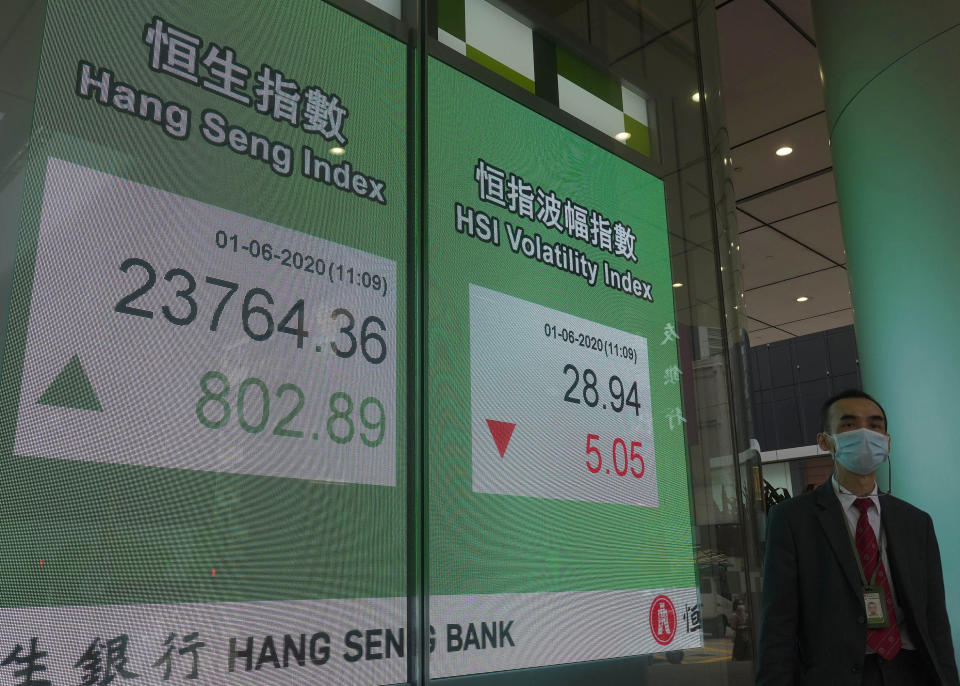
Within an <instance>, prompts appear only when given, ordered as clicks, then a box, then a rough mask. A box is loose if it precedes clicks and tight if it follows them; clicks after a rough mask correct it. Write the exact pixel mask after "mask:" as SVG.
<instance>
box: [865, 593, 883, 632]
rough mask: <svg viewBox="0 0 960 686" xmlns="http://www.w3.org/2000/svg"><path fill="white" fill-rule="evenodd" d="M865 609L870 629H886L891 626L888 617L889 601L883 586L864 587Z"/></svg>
mask: <svg viewBox="0 0 960 686" xmlns="http://www.w3.org/2000/svg"><path fill="white" fill-rule="evenodd" d="M863 607H864V609H865V610H866V612H867V628H868V629H886V628H887V627H888V626H890V617H889V616H888V615H887V599H886V598H885V597H884V593H883V587H882V586H864V587H863Z"/></svg>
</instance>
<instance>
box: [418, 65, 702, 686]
mask: <svg viewBox="0 0 960 686" xmlns="http://www.w3.org/2000/svg"><path fill="white" fill-rule="evenodd" d="M427 84H428V93H429V99H428V113H429V114H428V132H429V136H428V157H427V160H428V161H427V169H428V188H429V202H428V236H427V251H428V260H429V273H430V281H429V293H428V300H427V313H428V317H429V325H428V332H429V335H428V338H429V347H428V356H427V360H428V364H427V370H428V385H427V387H428V392H429V403H428V413H429V416H428V432H429V439H428V441H429V462H428V474H429V484H430V492H429V527H430V528H429V536H428V540H429V541H430V550H429V566H430V591H431V597H430V624H431V627H432V631H433V636H432V639H433V640H434V641H435V644H436V647H435V649H434V651H433V654H432V657H431V675H432V676H433V677H445V676H454V675H461V674H471V673H479V672H492V671H498V670H506V669H516V668H523V667H533V666H541V665H552V664H562V663H571V662H579V661H586V660H597V659H603V658H613V657H620V656H627V655H638V654H644V653H654V652H661V651H668V650H677V649H682V648H688V647H694V646H698V645H701V644H702V633H701V629H700V612H699V601H698V597H697V591H696V565H695V560H694V549H693V530H692V522H691V510H690V497H689V485H688V475H687V461H686V448H685V439H684V424H685V421H686V420H685V418H684V417H683V414H682V409H681V408H682V403H681V396H680V382H681V370H680V367H679V364H678V357H677V344H676V340H677V333H676V326H675V318H674V303H673V293H672V288H671V283H672V282H671V278H670V261H669V249H668V243H667V227H666V217H665V207H664V189H663V183H662V182H661V181H660V180H659V179H657V178H655V177H654V176H652V175H650V174H648V173H646V172H644V171H642V170H640V169H638V168H637V167H635V166H634V165H632V164H630V163H628V162H626V161H624V160H623V159H620V158H619V157H617V156H615V155H613V154H611V153H610V152H608V151H606V150H603V149H601V148H600V147H598V146H596V145H594V144H593V143H591V142H589V141H587V140H585V139H583V138H581V137H580V136H578V135H576V134H574V133H572V132H570V131H568V130H566V129H565V128H563V127H561V126H559V125H557V124H555V123H553V122H551V121H549V120H547V119H545V118H544V117H542V116H540V115H539V114H537V113H535V112H533V111H531V110H529V109H527V108H526V107H524V106H522V105H521V104H519V103H517V102H514V101H513V100H511V99H509V98H507V97H506V96H504V95H501V94H499V93H497V92H496V91H494V90H492V89H490V88H488V87H487V86H485V85H483V84H481V83H479V82H477V81H475V80H473V79H471V78H470V77H468V76H466V75H464V74H462V73H460V72H458V71H456V70H455V69H453V68H452V67H450V66H447V65H445V64H443V63H442V62H440V61H438V60H433V59H431V60H430V62H429V66H428V78H427Z"/></svg>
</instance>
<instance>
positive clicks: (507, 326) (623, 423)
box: [470, 284, 659, 507]
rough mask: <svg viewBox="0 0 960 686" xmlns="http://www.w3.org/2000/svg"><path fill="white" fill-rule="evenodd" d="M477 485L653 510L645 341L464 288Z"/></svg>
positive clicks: (653, 457)
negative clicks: (467, 294) (467, 304)
mask: <svg viewBox="0 0 960 686" xmlns="http://www.w3.org/2000/svg"><path fill="white" fill-rule="evenodd" d="M470 383H471V408H472V434H473V490H474V491H475V492H482V493H500V494H505V495H526V496H535V497H540V498H560V499H563V500H583V501H590V502H597V503H622V504H625V505H639V506H643V507H657V505H658V503H659V496H658V492H657V466H656V452H655V449H654V442H653V427H652V418H651V409H650V373H649V367H648V362H647V341H646V339H645V338H643V337H641V336H637V335H634V334H629V333H627V332H625V331H619V330H617V329H614V328H611V327H609V326H603V325H601V324H597V323H595V322H591V321H588V320H586V319H583V318H581V317H575V316H573V315H570V314H566V313H564V312H560V311H557V310H553V309H550V308H548V307H543V306H541V305H537V304H535V303H531V302H527V301H525V300H521V299H519V298H515V297H513V296H509V295H505V294H503V293H498V292H496V291H493V290H490V289H487V288H482V287H480V286H477V285H474V284H471V286H470Z"/></svg>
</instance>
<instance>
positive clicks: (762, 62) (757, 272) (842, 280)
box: [716, 0, 853, 346]
mask: <svg viewBox="0 0 960 686" xmlns="http://www.w3.org/2000/svg"><path fill="white" fill-rule="evenodd" d="M716 5H717V24H718V27H719V39H720V40H719V42H720V66H721V72H722V77H723V95H724V100H725V105H726V114H727V127H728V130H729V134H730V147H731V156H732V158H733V170H734V171H733V183H734V188H735V191H736V197H737V210H738V211H737V224H738V229H739V233H740V256H741V261H742V267H743V289H744V303H745V308H746V313H747V317H748V320H747V330H748V331H749V333H750V344H751V345H754V346H756V345H760V344H764V343H772V342H774V341H779V340H783V339H786V338H792V337H794V336H802V335H804V334H809V333H815V332H818V331H824V330H826V329H832V328H835V327H838V326H846V325H849V324H852V323H853V310H852V307H851V303H850V290H849V284H848V281H847V270H846V253H845V252H844V249H843V237H842V235H841V230H840V214H839V212H838V209H837V195H836V188H835V186H834V178H833V159H832V156H831V154H830V146H829V143H828V133H827V122H826V114H825V112H824V101H823V86H822V82H821V80H820V67H819V61H818V57H817V48H816V44H815V41H816V35H815V32H814V27H813V19H812V15H811V10H810V0H718V1H717V3H716ZM784 145H788V146H790V147H792V148H793V150H794V152H793V154H792V155H789V156H787V157H777V156H776V155H775V154H774V151H775V150H776V149H777V148H779V147H781V146H784ZM799 296H807V297H808V298H809V300H807V301H806V302H804V303H798V302H797V301H796V299H797V297H799Z"/></svg>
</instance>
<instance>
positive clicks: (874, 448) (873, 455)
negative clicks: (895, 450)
mask: <svg viewBox="0 0 960 686" xmlns="http://www.w3.org/2000/svg"><path fill="white" fill-rule="evenodd" d="M827 436H829V437H830V438H831V439H832V440H833V445H834V451H833V459H835V460H836V461H837V462H839V463H840V464H842V465H843V466H844V467H845V468H846V469H847V470H849V471H851V472H853V473H854V474H873V473H874V472H875V471H877V468H878V467H879V466H880V465H882V464H883V463H884V462H885V461H886V460H887V458H888V457H890V437H889V436H886V435H884V434H881V433H877V432H876V431H871V430H870V429H855V430H853V431H844V432H843V433H839V434H827Z"/></svg>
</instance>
